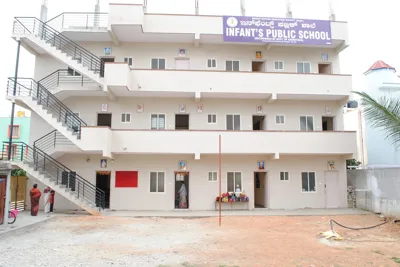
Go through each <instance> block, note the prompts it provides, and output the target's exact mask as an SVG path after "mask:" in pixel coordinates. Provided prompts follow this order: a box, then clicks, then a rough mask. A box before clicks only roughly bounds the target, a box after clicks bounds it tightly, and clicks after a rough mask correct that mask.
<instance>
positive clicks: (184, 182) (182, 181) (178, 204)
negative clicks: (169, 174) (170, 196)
mask: <svg viewBox="0 0 400 267" xmlns="http://www.w3.org/2000/svg"><path fill="white" fill-rule="evenodd" d="M183 186H184V189H183V190H185V189H186V192H184V191H183V192H181V194H180V193H179V191H180V189H181V188H182V187H183ZM185 193H186V198H183V199H182V198H181V195H182V196H183V197H184V195H185ZM174 205H175V209H188V208H189V172H175V199H174Z"/></svg>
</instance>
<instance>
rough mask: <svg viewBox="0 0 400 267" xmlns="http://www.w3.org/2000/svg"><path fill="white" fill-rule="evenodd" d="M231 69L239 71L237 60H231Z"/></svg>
mask: <svg viewBox="0 0 400 267" xmlns="http://www.w3.org/2000/svg"><path fill="white" fill-rule="evenodd" d="M233 70H234V71H239V61H233Z"/></svg>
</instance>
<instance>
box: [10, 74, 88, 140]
mask: <svg viewBox="0 0 400 267" xmlns="http://www.w3.org/2000/svg"><path fill="white" fill-rule="evenodd" d="M15 83H17V84H16V87H17V88H16V96H28V97H32V99H33V100H36V101H37V103H38V105H42V107H43V109H46V110H47V111H48V112H49V113H51V114H52V115H53V116H54V117H55V118H57V120H58V121H59V122H62V123H63V124H64V125H65V126H66V127H67V128H68V129H69V130H71V131H72V133H73V134H76V135H77V138H78V139H80V137H81V127H82V126H86V125H87V124H86V123H85V122H84V121H83V120H81V119H80V118H79V116H78V115H76V114H75V113H74V112H73V111H72V110H70V109H69V108H68V107H67V106H66V105H64V103H63V102H61V101H60V100H59V99H58V98H57V97H56V96H54V95H53V94H52V93H51V92H50V91H49V90H47V89H46V88H45V87H44V86H43V85H41V84H40V83H38V82H36V81H35V80H33V79H31V78H18V79H17V81H15V80H14V78H8V83H7V95H8V96H13V89H14V84H15Z"/></svg>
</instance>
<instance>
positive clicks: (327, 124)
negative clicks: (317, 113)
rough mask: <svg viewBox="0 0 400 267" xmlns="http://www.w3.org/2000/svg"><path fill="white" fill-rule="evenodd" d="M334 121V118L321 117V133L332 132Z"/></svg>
mask: <svg viewBox="0 0 400 267" xmlns="http://www.w3.org/2000/svg"><path fill="white" fill-rule="evenodd" d="M334 121H335V118H334V117H322V131H334V130H335V125H334Z"/></svg>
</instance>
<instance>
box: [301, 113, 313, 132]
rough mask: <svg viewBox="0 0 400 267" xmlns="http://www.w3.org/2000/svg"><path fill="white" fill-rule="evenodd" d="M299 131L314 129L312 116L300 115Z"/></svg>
mask: <svg viewBox="0 0 400 267" xmlns="http://www.w3.org/2000/svg"><path fill="white" fill-rule="evenodd" d="M300 131H310V132H311V131H314V117H312V116H300Z"/></svg>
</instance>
